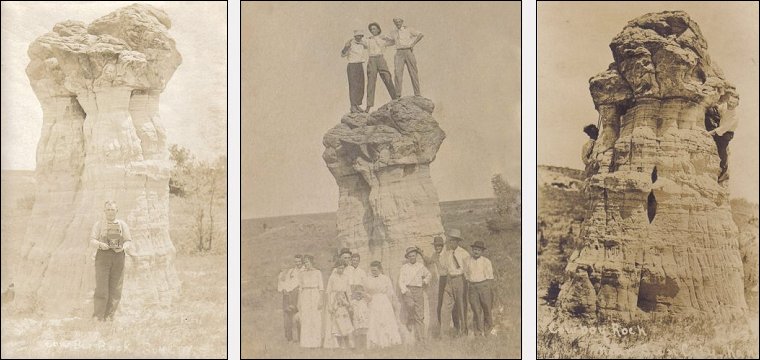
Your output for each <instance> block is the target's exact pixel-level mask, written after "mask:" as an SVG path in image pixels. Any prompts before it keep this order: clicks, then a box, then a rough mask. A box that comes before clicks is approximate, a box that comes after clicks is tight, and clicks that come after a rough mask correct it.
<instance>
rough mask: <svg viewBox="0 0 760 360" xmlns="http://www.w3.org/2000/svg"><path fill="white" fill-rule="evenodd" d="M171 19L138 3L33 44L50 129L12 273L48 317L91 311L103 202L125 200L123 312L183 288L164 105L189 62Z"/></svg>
mask: <svg viewBox="0 0 760 360" xmlns="http://www.w3.org/2000/svg"><path fill="white" fill-rule="evenodd" d="M170 26H171V23H170V21H169V19H168V16H167V15H166V13H164V12H163V11H162V10H159V9H157V8H155V7H153V6H150V5H139V4H134V5H131V6H127V7H124V8H121V9H118V10H116V11H114V12H113V13H111V14H108V15H106V16H104V17H101V18H99V19H97V20H95V21H93V22H92V23H91V24H90V25H89V26H86V25H85V24H84V23H82V22H78V21H64V22H61V23H58V24H56V25H55V26H54V27H53V31H52V32H49V33H47V34H45V35H42V36H40V37H39V38H37V40H35V41H34V42H33V43H32V44H31V45H30V46H29V50H28V55H29V58H30V59H31V61H30V63H29V65H28V67H27V75H28V77H29V80H30V83H31V86H32V88H33V89H34V91H35V93H36V95H37V98H38V99H39V101H40V104H41V105H42V110H43V126H42V134H41V137H40V141H39V144H38V146H37V169H36V178H37V192H36V201H35V205H34V209H33V211H32V218H31V219H30V221H29V227H28V229H27V232H26V236H25V239H24V244H23V246H22V256H23V259H22V261H20V262H19V264H18V265H17V266H16V271H15V274H14V275H13V276H14V278H15V283H16V284H17V285H18V290H19V293H20V294H22V295H24V296H27V297H28V298H29V299H33V300H30V301H35V302H36V303H37V304H38V306H39V309H40V310H42V311H44V312H49V313H59V314H68V313H71V312H76V311H80V310H81V311H84V312H85V313H87V312H89V311H92V309H91V305H90V304H91V302H90V301H91V296H92V292H93V290H94V274H93V271H94V264H93V260H92V259H91V257H90V256H91V253H92V252H91V251H88V237H89V233H90V229H91V228H92V226H93V224H94V223H95V222H96V221H97V220H100V219H102V217H103V204H104V202H105V201H106V200H116V201H117V202H118V204H119V214H118V217H119V218H121V219H123V220H125V221H126V222H127V224H128V225H129V226H130V229H131V233H132V237H133V240H134V245H135V252H136V254H137V255H136V256H135V258H133V259H130V258H129V257H128V258H127V262H128V267H129V270H128V271H127V273H126V275H125V276H126V277H125V282H124V293H125V294H129V295H128V296H124V298H123V300H122V309H124V310H126V311H129V309H130V308H132V309H134V308H135V307H134V306H132V305H134V304H143V303H148V304H150V303H159V304H165V303H167V302H168V301H170V300H171V298H172V297H173V296H174V295H175V294H176V293H177V291H178V289H179V280H178V278H177V276H176V273H175V270H174V265H173V258H174V254H175V249H174V246H173V245H172V242H171V239H170V238H169V221H168V219H169V216H168V214H169V188H168V181H169V174H170V167H171V163H170V161H169V158H168V151H167V148H166V132H165V130H164V128H163V126H162V125H161V119H160V116H159V111H158V106H159V97H160V94H161V92H162V91H163V89H164V88H165V86H166V84H167V82H168V81H169V79H170V78H171V76H172V74H173V73H174V70H175V69H176V68H177V66H179V64H180V63H181V61H182V59H181V57H180V55H179V53H178V52H177V50H176V48H175V44H174V40H173V39H172V38H171V37H170V36H169V33H168V29H169V27H170ZM92 251H94V250H92ZM34 299H36V300H34Z"/></svg>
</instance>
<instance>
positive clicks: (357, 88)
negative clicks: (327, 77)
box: [340, 30, 369, 113]
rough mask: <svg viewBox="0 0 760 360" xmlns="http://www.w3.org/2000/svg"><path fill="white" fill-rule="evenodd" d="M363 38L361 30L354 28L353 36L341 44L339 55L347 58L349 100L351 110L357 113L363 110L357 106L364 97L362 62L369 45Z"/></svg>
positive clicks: (364, 59)
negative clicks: (341, 48)
mask: <svg viewBox="0 0 760 360" xmlns="http://www.w3.org/2000/svg"><path fill="white" fill-rule="evenodd" d="M363 39H364V32H363V31H362V30H354V38H353V39H350V40H348V41H347V42H346V44H345V45H344V46H343V50H341V52H340V56H342V57H344V58H347V59H348V66H347V67H346V72H347V73H348V95H349V99H350V100H351V112H352V113H359V112H364V110H362V109H361V107H359V105H361V104H362V99H363V98H364V65H362V64H364V62H365V61H366V58H367V49H368V48H369V45H368V44H367V42H366V41H364V40H363Z"/></svg>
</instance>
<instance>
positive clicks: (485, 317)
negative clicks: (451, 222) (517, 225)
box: [465, 240, 493, 336]
mask: <svg viewBox="0 0 760 360" xmlns="http://www.w3.org/2000/svg"><path fill="white" fill-rule="evenodd" d="M470 247H471V248H472V258H470V260H469V261H467V266H466V267H465V278H466V279H467V282H468V284H469V288H468V290H469V300H470V306H471V307H472V313H473V316H474V317H475V321H474V322H475V334H476V335H481V336H486V335H487V334H488V333H490V332H491V328H493V320H492V318H491V309H492V308H493V266H491V260H488V259H487V258H486V257H485V256H482V254H483V251H485V249H486V246H485V244H484V243H483V242H482V241H480V240H478V241H476V242H475V243H474V244H472V245H470Z"/></svg>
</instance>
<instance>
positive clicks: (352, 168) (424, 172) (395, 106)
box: [322, 96, 446, 277]
mask: <svg viewBox="0 0 760 360" xmlns="http://www.w3.org/2000/svg"><path fill="white" fill-rule="evenodd" d="M433 108H434V105H433V102H432V101H430V100H428V99H426V98H423V97H420V96H414V97H404V98H401V99H398V100H394V101H391V102H390V103H388V104H385V105H384V106H382V107H380V108H379V109H377V111H374V112H372V113H371V114H364V113H352V114H346V115H345V116H343V118H342V119H341V123H340V124H338V125H337V126H335V127H334V128H332V129H330V130H329V131H328V132H327V133H326V134H325V136H324V139H323V144H324V146H325V151H324V153H323V155H322V158H323V159H324V160H325V163H326V164H327V167H328V169H330V172H331V173H332V174H333V176H334V177H335V181H336V182H337V183H338V188H339V199H338V212H337V225H338V226H337V227H338V238H339V240H340V241H341V243H342V244H344V246H346V247H348V248H350V249H352V250H353V251H357V252H359V253H360V254H361V255H363V258H364V259H368V261H372V260H380V261H382V262H383V264H384V267H385V269H386V273H389V275H390V276H391V277H393V276H394V274H395V275H398V273H397V272H396V271H397V269H398V268H400V266H401V263H402V262H403V261H404V250H405V249H406V248H407V247H409V246H413V245H416V246H419V247H420V248H422V249H423V251H424V250H425V249H427V252H426V253H427V254H430V253H431V252H432V245H431V243H432V241H433V237H434V236H438V235H442V234H443V226H442V224H441V210H440V207H439V206H438V194H437V192H436V190H435V187H434V186H433V182H432V180H431V178H430V163H431V162H433V160H435V155H436V153H437V152H438V148H439V147H440V146H441V143H442V142H443V139H444V138H445V136H446V135H445V133H444V132H443V130H441V128H440V127H439V126H438V123H437V122H436V121H435V119H434V118H433V116H432V113H433Z"/></svg>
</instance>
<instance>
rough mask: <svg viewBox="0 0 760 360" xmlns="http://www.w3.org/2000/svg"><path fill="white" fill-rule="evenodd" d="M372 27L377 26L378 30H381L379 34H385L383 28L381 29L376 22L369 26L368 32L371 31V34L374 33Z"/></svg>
mask: <svg viewBox="0 0 760 360" xmlns="http://www.w3.org/2000/svg"><path fill="white" fill-rule="evenodd" d="M372 26H377V30H380V32H379V33H378V34H382V33H383V28H381V27H380V24H378V23H376V22H373V23H369V25H367V30H369V32H370V34H371V33H372Z"/></svg>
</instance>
